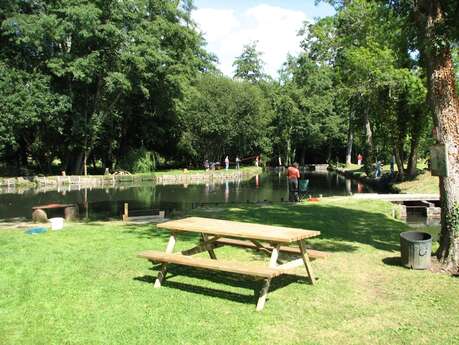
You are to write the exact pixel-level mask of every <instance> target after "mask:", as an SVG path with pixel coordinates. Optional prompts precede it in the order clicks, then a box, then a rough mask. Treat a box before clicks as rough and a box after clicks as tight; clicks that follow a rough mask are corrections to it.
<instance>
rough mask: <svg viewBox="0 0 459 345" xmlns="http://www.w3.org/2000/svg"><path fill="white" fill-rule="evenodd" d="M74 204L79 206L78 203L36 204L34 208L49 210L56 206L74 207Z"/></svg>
mask: <svg viewBox="0 0 459 345" xmlns="http://www.w3.org/2000/svg"><path fill="white" fill-rule="evenodd" d="M73 206H77V205H76V204H48V205H40V206H34V207H32V210H36V209H42V210H48V209H54V208H66V207H73Z"/></svg>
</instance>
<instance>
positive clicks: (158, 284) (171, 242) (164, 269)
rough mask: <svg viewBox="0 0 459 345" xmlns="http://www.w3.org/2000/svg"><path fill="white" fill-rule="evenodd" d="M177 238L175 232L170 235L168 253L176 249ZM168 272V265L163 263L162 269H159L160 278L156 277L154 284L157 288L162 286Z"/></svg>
mask: <svg viewBox="0 0 459 345" xmlns="http://www.w3.org/2000/svg"><path fill="white" fill-rule="evenodd" d="M176 240H177V238H176V235H175V233H172V234H171V237H169V242H167V247H166V253H168V254H170V253H172V252H173V251H174V247H175V242H176ZM166 273H167V265H166V264H162V265H161V269H160V270H159V273H158V278H156V280H155V285H154V286H155V288H160V287H161V283H162V282H163V279H164V277H166Z"/></svg>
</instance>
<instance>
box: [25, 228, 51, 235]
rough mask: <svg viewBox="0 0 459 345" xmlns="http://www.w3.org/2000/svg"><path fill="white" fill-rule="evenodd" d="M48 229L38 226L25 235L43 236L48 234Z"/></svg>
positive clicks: (27, 231)
mask: <svg viewBox="0 0 459 345" xmlns="http://www.w3.org/2000/svg"><path fill="white" fill-rule="evenodd" d="M47 231H48V229H46V228H44V227H42V226H37V227H35V228H30V229H29V230H26V231H25V233H26V234H27V235H36V234H42V233H44V232H47Z"/></svg>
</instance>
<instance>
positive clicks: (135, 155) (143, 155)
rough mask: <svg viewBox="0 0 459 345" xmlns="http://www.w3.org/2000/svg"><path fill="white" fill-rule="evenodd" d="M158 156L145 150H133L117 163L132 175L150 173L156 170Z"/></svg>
mask: <svg viewBox="0 0 459 345" xmlns="http://www.w3.org/2000/svg"><path fill="white" fill-rule="evenodd" d="M158 161H159V154H158V153H156V152H153V151H148V150H147V149H145V148H143V147H142V148H139V149H133V150H131V151H129V153H128V154H127V155H126V156H125V157H124V158H123V159H122V160H121V161H120V162H119V167H120V168H121V169H124V170H128V171H130V172H132V173H150V172H153V171H155V170H156V166H157V164H158Z"/></svg>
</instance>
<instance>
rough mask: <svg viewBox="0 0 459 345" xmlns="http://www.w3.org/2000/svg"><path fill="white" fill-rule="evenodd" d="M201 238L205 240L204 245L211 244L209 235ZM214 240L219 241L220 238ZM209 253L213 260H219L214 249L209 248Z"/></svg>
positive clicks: (216, 237) (203, 235)
mask: <svg viewBox="0 0 459 345" xmlns="http://www.w3.org/2000/svg"><path fill="white" fill-rule="evenodd" d="M201 237H202V239H203V240H204V243H206V242H209V237H208V236H207V234H201ZM214 238H215V239H218V236H215V237H214ZM207 252H208V253H209V256H210V258H211V259H212V260H217V255H215V252H214V248H212V247H207Z"/></svg>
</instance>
